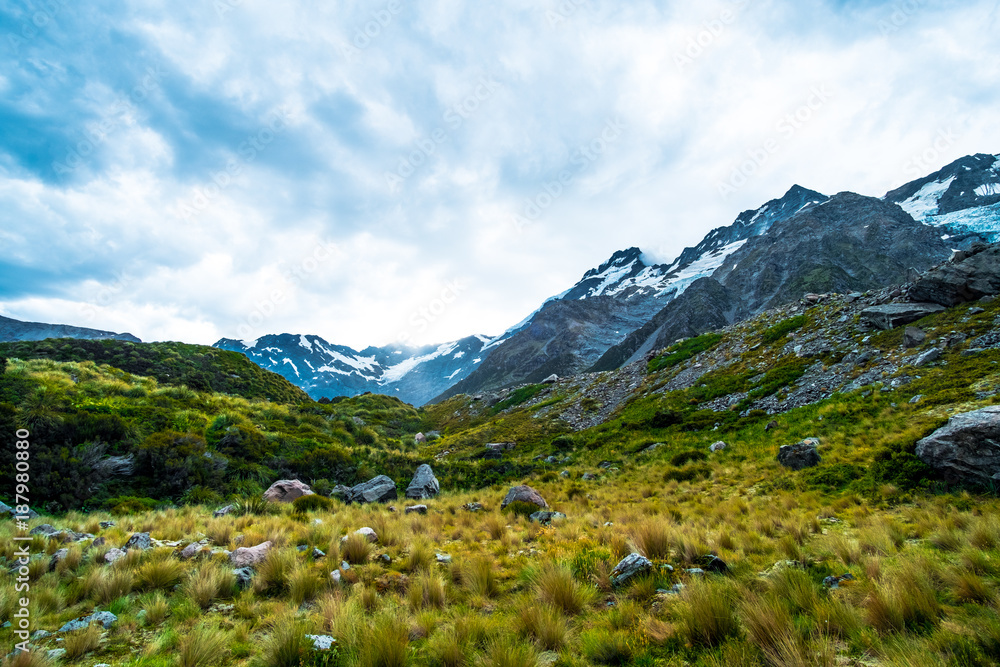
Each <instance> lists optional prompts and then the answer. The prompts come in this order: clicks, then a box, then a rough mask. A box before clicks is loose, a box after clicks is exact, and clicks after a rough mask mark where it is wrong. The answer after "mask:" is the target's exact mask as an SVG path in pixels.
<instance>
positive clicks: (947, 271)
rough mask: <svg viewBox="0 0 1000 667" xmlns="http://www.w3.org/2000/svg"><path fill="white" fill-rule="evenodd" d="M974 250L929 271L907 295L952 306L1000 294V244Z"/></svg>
mask: <svg viewBox="0 0 1000 667" xmlns="http://www.w3.org/2000/svg"><path fill="white" fill-rule="evenodd" d="M971 252H973V253H974V254H972V255H971V256H966V257H960V256H956V261H955V262H949V263H946V264H942V265H940V266H937V267H935V268H933V269H931V270H929V271H927V272H926V273H925V274H924V275H923V276H921V277H920V279H919V280H917V281H916V282H915V283H914V284H913V286H912V287H910V289H909V291H908V292H907V298H909V299H911V300H913V301H926V302H929V303H935V304H940V305H941V306H949V307H950V306H957V305H958V304H960V303H965V302H967V301H976V300H977V299H981V298H982V297H984V296H990V295H995V294H1000V244H994V245H992V246H989V247H988V248H985V249H984V250H982V251H979V252H976V251H975V250H973V251H971ZM963 254H964V253H963Z"/></svg>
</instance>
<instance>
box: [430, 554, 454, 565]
mask: <svg viewBox="0 0 1000 667" xmlns="http://www.w3.org/2000/svg"><path fill="white" fill-rule="evenodd" d="M434 558H435V559H436V560H437V562H439V563H441V564H447V563H450V562H451V556H449V555H448V554H434Z"/></svg>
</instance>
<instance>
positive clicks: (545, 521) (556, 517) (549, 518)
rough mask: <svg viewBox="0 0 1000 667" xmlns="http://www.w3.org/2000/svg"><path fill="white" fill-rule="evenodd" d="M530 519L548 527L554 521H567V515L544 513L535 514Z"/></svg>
mask: <svg viewBox="0 0 1000 667" xmlns="http://www.w3.org/2000/svg"><path fill="white" fill-rule="evenodd" d="M528 518H529V519H530V520H531V521H535V522H537V523H540V524H542V525H543V526H548V525H549V524H551V523H552V522H553V521H561V520H562V519H565V518H566V515H565V514H563V513H562V512H549V511H543V512H535V513H534V514H532V515H531V516H530V517H528Z"/></svg>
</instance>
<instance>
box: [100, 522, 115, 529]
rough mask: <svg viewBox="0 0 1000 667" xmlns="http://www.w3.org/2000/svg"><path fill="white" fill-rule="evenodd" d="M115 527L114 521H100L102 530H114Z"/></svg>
mask: <svg viewBox="0 0 1000 667" xmlns="http://www.w3.org/2000/svg"><path fill="white" fill-rule="evenodd" d="M117 525H118V524H117V523H115V522H114V521H102V522H101V523H100V526H101V528H103V529H104V530H107V529H108V528H114V527H115V526H117Z"/></svg>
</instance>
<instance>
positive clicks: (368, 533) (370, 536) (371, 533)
mask: <svg viewBox="0 0 1000 667" xmlns="http://www.w3.org/2000/svg"><path fill="white" fill-rule="evenodd" d="M354 534H355V535H362V536H364V537H365V538H366V539H367V540H368V542H369V543H370V544H375V543H376V542H378V533H376V532H375V529H373V528H369V527H368V526H365V527H364V528H358V529H357V530H356V531H354ZM340 541H341V542H346V541H347V535H344V537H342V538H341V540H340Z"/></svg>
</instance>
